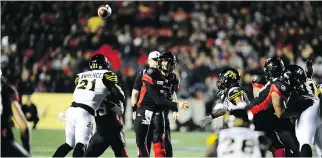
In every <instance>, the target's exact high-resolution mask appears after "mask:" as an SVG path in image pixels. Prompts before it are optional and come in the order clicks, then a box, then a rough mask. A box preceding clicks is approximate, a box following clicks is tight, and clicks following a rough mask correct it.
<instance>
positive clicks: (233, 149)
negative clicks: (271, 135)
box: [206, 110, 269, 158]
mask: <svg viewBox="0 0 322 158" xmlns="http://www.w3.org/2000/svg"><path fill="white" fill-rule="evenodd" d="M224 124H225V127H226V129H222V130H220V131H219V133H218V134H213V141H214V143H212V145H211V146H210V148H208V151H207V153H206V156H207V157H220V158H223V157H240V158H242V157H243V158H249V157H265V155H266V152H267V149H268V146H269V140H268V139H267V138H266V137H265V134H264V133H263V132H258V131H253V129H251V126H252V124H251V119H249V118H248V115H247V113H246V111H245V110H234V111H230V112H229V114H226V115H225V116H224Z"/></svg>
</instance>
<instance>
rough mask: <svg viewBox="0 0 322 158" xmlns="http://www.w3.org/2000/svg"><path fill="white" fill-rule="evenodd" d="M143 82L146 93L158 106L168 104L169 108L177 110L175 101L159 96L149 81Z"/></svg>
mask: <svg viewBox="0 0 322 158" xmlns="http://www.w3.org/2000/svg"><path fill="white" fill-rule="evenodd" d="M144 84H145V86H146V88H147V92H148V94H149V95H150V97H151V98H152V99H153V101H154V103H155V104H156V105H157V106H158V107H164V106H168V107H169V108H170V109H171V110H173V111H178V107H177V103H175V102H172V101H168V100H166V99H163V98H161V97H160V95H159V94H158V92H157V91H156V90H155V87H154V86H153V85H152V84H151V83H150V82H148V81H144Z"/></svg>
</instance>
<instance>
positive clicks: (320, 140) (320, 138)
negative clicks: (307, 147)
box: [315, 84, 322, 157]
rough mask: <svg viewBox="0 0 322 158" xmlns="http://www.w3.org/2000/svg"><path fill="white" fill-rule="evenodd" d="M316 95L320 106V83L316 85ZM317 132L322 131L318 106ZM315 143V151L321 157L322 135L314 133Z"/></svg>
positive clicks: (321, 116)
mask: <svg viewBox="0 0 322 158" xmlns="http://www.w3.org/2000/svg"><path fill="white" fill-rule="evenodd" d="M317 95H318V97H319V99H320V106H321V105H322V84H319V85H318V87H317ZM317 132H322V108H321V107H320V116H319V124H318V128H317ZM315 144H316V152H317V154H318V156H319V157H322V135H321V134H318V135H317V134H316V135H315Z"/></svg>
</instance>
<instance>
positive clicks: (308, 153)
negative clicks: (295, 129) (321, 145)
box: [301, 144, 312, 157]
mask: <svg viewBox="0 0 322 158" xmlns="http://www.w3.org/2000/svg"><path fill="white" fill-rule="evenodd" d="M301 157H312V149H311V146H310V145H309V144H304V145H303V146H302V148H301Z"/></svg>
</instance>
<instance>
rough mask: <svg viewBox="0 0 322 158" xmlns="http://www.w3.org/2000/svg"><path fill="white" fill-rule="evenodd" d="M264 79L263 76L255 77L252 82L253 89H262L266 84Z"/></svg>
mask: <svg viewBox="0 0 322 158" xmlns="http://www.w3.org/2000/svg"><path fill="white" fill-rule="evenodd" d="M266 82H267V81H266V78H265V76H264V75H256V76H255V77H254V78H253V80H252V86H253V88H259V89H261V88H263V87H264V86H265V84H266Z"/></svg>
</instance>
